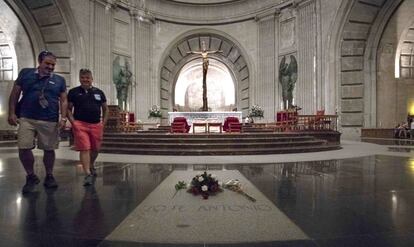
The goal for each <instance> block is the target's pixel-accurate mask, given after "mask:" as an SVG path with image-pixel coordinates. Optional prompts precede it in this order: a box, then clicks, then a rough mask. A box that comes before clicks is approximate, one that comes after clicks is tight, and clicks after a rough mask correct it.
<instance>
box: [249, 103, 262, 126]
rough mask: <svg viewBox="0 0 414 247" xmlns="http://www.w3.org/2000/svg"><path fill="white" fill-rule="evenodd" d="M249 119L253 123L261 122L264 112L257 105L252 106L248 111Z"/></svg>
mask: <svg viewBox="0 0 414 247" xmlns="http://www.w3.org/2000/svg"><path fill="white" fill-rule="evenodd" d="M248 116H249V118H251V119H253V122H254V123H258V122H261V121H262V119H263V117H264V110H263V108H261V107H260V106H258V105H252V107H250V109H249V115H248Z"/></svg>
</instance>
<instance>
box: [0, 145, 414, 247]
mask: <svg viewBox="0 0 414 247" xmlns="http://www.w3.org/2000/svg"><path fill="white" fill-rule="evenodd" d="M12 150H13V149H11V148H10V149H2V150H1V154H0V157H1V158H0V193H1V197H0V243H1V244H0V245H1V246H151V247H155V246H165V247H167V246H223V247H224V246H234V247H235V246H258V247H259V246H319V247H325V246H326V247H328V246H329V247H335V246H353V247H354V246H364V247H367V246H376V247H382V246H384V247H385V246H414V221H413V217H414V159H411V158H410V157H408V156H406V157H398V156H393V155H390V154H392V152H389V153H387V154H386V155H383V154H376V155H368V156H360V157H354V158H341V159H328V160H321V161H300V162H277V160H275V162H270V163H269V162H266V163H256V164H251V163H243V164H242V163H231V164H223V163H217V164H202V162H200V161H198V162H197V164H195V163H196V162H194V163H189V162H187V163H182V164H169V163H168V160H167V161H165V163H163V164H145V163H140V162H136V163H133V162H128V163H125V162H121V161H120V162H108V161H99V162H97V166H98V177H97V180H96V183H95V186H94V187H90V188H84V187H83V186H82V180H83V174H82V171H81V169H80V167H79V165H78V162H77V161H76V159H63V158H58V159H57V160H56V166H55V177H56V179H57V181H58V182H59V188H58V189H56V190H46V189H45V188H43V186H42V185H41V184H40V185H39V186H38V188H37V192H35V193H32V194H30V195H27V196H22V194H21V192H20V191H21V187H22V185H23V184H24V172H23V169H22V167H21V165H20V162H19V161H18V159H17V158H16V157H13V156H16V154H15V153H13V151H12ZM6 154H7V155H6ZM199 159H200V158H199ZM36 164H37V165H36V171H37V174H39V175H40V177H41V178H42V179H43V177H44V175H43V172H44V170H43V167H42V165H41V156H38V155H37V156H36ZM204 170H207V171H211V172H212V173H214V172H215V171H237V172H239V173H240V174H242V175H243V176H244V177H245V178H246V179H247V180H248V181H249V182H250V183H251V184H252V185H254V186H255V187H256V188H257V190H258V191H260V192H261V193H263V195H265V197H266V198H267V199H268V200H269V201H271V202H272V203H273V204H274V205H275V206H276V207H277V208H278V209H279V210H280V211H281V212H283V214H285V215H286V216H287V217H288V218H289V219H290V221H292V222H293V223H294V224H295V225H296V226H297V227H298V228H299V229H301V230H302V231H303V232H304V233H305V234H306V235H307V236H308V237H309V238H308V239H298V240H290V241H284V240H283V241H277V240H276V241H267V242H260V241H258V242H248V243H237V242H233V243H227V244H225V243H223V244H217V243H215V242H214V240H213V239H212V240H211V242H203V243H194V244H180V243H166V242H163V243H157V242H156V241H151V242H128V241H113V240H109V239H108V238H107V236H108V235H110V234H111V233H112V232H113V231H114V230H115V228H116V227H117V226H119V225H120V224H121V223H122V222H123V220H124V219H125V218H126V217H127V216H128V215H129V214H131V212H133V211H134V209H135V208H137V207H138V206H139V205H140V204H141V203H142V202H143V201H144V200H145V199H146V198H147V197H148V195H149V194H150V193H152V192H153V191H154V190H155V189H156V188H157V187H158V186H159V185H160V184H161V183H162V182H163V181H164V180H165V179H166V178H167V177H168V176H169V175H170V174H171V173H173V172H174V171H188V172H190V171H191V172H194V171H200V172H201V171H204ZM173 187H174V184H171V188H173ZM200 200H201V199H200ZM229 224H231V222H229ZM248 227H249V222H247V223H246V229H247V228H248ZM282 227H283V226H282Z"/></svg>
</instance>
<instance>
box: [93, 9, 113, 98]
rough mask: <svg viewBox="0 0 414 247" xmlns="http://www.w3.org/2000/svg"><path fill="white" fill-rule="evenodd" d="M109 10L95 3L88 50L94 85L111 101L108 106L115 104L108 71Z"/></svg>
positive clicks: (109, 54)
mask: <svg viewBox="0 0 414 247" xmlns="http://www.w3.org/2000/svg"><path fill="white" fill-rule="evenodd" d="M108 15H111V16H112V12H111V10H109V11H108V10H105V6H104V5H103V4H101V3H99V2H95V9H94V23H93V27H94V28H93V29H94V30H93V31H94V34H95V35H93V36H92V37H93V38H91V39H90V45H89V48H90V49H91V51H90V52H91V54H92V55H91V57H93V59H92V61H93V74H94V76H93V77H94V83H95V85H96V86H97V87H99V88H100V89H102V90H103V91H104V92H105V94H106V95H107V98H108V99H111V100H110V101H109V102H108V104H115V103H116V102H115V100H114V99H116V97H115V92H114V89H113V87H112V86H111V85H112V70H111V69H108V68H111V67H112V62H111V53H110V52H108V51H111V37H112V28H111V21H112V17H108Z"/></svg>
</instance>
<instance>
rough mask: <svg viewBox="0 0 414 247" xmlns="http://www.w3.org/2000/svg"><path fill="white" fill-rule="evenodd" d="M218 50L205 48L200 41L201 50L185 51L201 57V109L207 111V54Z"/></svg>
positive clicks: (203, 43) (218, 51) (204, 44)
mask: <svg viewBox="0 0 414 247" xmlns="http://www.w3.org/2000/svg"><path fill="white" fill-rule="evenodd" d="M222 52H223V51H220V50H215V51H213V50H207V48H206V43H205V42H204V41H201V50H199V51H189V52H187V53H191V54H200V55H201V57H202V58H203V108H202V111H208V103H207V70H208V54H213V53H222Z"/></svg>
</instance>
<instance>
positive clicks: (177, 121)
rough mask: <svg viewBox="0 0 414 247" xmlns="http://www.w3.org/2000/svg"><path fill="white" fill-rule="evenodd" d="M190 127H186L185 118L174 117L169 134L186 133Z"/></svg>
mask: <svg viewBox="0 0 414 247" xmlns="http://www.w3.org/2000/svg"><path fill="white" fill-rule="evenodd" d="M190 128H191V126H190V125H188V123H187V119H186V118H185V117H175V118H174V120H173V122H172V123H171V132H172V133H188V132H189V131H190Z"/></svg>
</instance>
